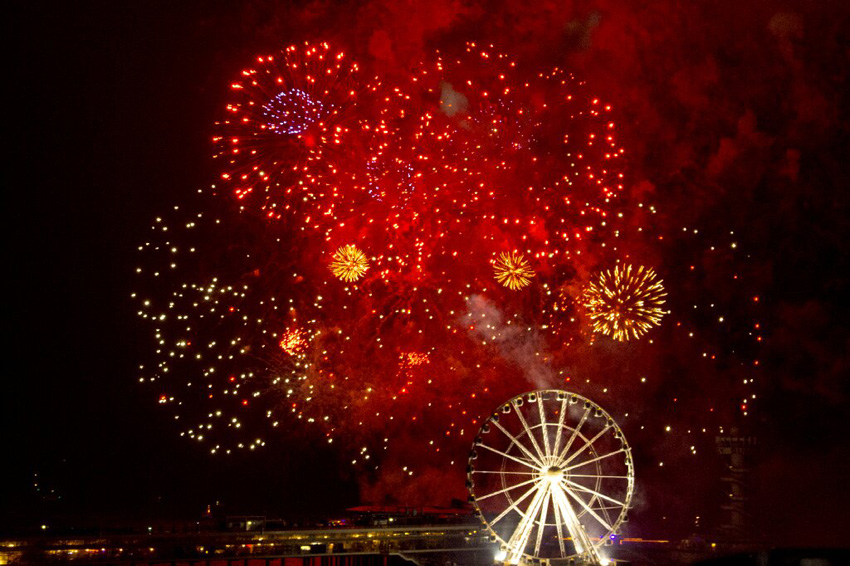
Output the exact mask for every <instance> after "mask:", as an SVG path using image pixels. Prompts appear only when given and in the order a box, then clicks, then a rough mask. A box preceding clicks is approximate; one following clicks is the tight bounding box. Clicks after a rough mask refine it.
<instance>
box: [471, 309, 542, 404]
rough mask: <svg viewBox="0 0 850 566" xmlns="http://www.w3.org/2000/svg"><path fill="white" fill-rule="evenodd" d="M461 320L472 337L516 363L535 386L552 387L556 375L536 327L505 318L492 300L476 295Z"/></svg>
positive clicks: (539, 387) (537, 387)
mask: <svg viewBox="0 0 850 566" xmlns="http://www.w3.org/2000/svg"><path fill="white" fill-rule="evenodd" d="M463 322H464V324H466V325H467V327H468V328H469V333H470V335H471V336H472V337H473V338H474V339H476V340H481V341H483V342H486V343H487V344H489V345H491V346H492V347H493V348H494V349H495V350H496V351H498V353H499V355H500V356H501V357H502V358H503V359H505V360H507V361H509V362H511V363H514V364H516V365H517V366H519V367H520V368H521V369H522V372H523V375H524V376H525V378H526V379H527V380H528V382H529V383H530V384H532V385H533V386H534V387H535V388H536V389H546V388H550V387H553V386H554V384H555V382H556V378H555V373H554V372H553V370H552V368H551V366H550V365H549V355H548V353H547V352H546V342H545V340H544V339H543V337H542V336H540V334H539V333H538V330H537V329H536V328H534V327H532V326H525V325H523V324H521V323H520V322H517V321H512V320H507V321H506V320H505V317H504V315H503V314H502V311H500V310H499V309H498V308H497V307H496V305H495V304H493V302H492V301H489V300H488V299H487V298H485V297H483V296H481V295H475V294H473V295H470V297H469V298H467V300H466V313H465V314H464V318H463Z"/></svg>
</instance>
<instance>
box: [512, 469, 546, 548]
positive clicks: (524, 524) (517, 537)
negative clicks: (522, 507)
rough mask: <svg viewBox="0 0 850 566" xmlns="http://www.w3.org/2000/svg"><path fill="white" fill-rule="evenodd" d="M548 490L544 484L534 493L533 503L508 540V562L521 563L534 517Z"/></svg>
mask: <svg viewBox="0 0 850 566" xmlns="http://www.w3.org/2000/svg"><path fill="white" fill-rule="evenodd" d="M548 491H549V490H548V489H547V486H545V485H543V484H541V485H540V487H538V489H537V493H535V494H534V499H532V501H531V505H529V506H528V509H527V510H526V512H525V514H524V515H523V517H522V520H521V521H520V522H519V525H517V528H516V529H515V530H514V532H513V534H512V535H511V538H510V540H508V549H507V550H508V554H507V557H506V562H507V563H508V564H519V560H520V558H521V557H522V555H523V551H524V550H525V545H526V544H528V539H529V537H530V536H531V529H532V527H534V519H535V517H536V516H537V514H538V513H539V512H540V506H541V505H542V504H543V499H544V497H545V496H546V493H548Z"/></svg>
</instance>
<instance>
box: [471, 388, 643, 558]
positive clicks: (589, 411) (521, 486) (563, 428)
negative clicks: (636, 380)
mask: <svg viewBox="0 0 850 566" xmlns="http://www.w3.org/2000/svg"><path fill="white" fill-rule="evenodd" d="M553 400H555V401H557V402H559V403H560V409H559V410H558V412H557V415H558V417H557V422H556V421H550V420H547V419H546V411H545V407H544V403H546V402H551V401H553ZM525 402H528V403H536V404H537V408H538V411H539V422H537V423H534V424H532V425H529V424H528V422H527V421H526V419H525V417H524V415H523V412H521V411H520V409H519V408H520V407H522V405H523V404H524V403H525ZM579 402H580V403H582V404H583V407H584V412H583V413H582V417H581V419H580V420H579V422H578V423H577V424H576V423H574V422H572V421H570V422H569V423H566V424H565V421H567V415H568V413H569V412H570V411H568V410H567V407H568V406H570V405H575V404H576V403H579ZM549 406H550V407H552V406H553V405H551V403H550V405H549ZM500 413H501V414H504V415H508V414H514V415H516V417H517V419H518V421H519V422H520V423H521V425H522V429H521V430H520V431H519V432H518V433H515V434H511V432H510V431H508V430H506V429H505V428H504V427H503V426H502V425H501V424H500V423H499V421H500ZM590 415H593V417H594V418H602V419H603V420H604V425H603V426H602V428H601V430H600V431H599V432H598V433H597V434H596V435H595V436H594V437H592V438H589V436H585V434H584V432H582V431H581V430H580V429H581V427H582V426H583V425H584V423H585V422H586V421H587V419H588V418H589V416H590ZM494 428H495V429H498V430H500V431H501V433H502V434H503V435H504V436H505V437H506V438H507V439H508V440H509V441H510V443H509V444H508V447H507V448H506V449H504V450H498V449H496V448H494V447H492V446H489V445H488V444H486V443H485V441H484V436H485V435H487V434H488V433H490V432H491V431H492V429H494ZM553 430H554V435H555V438H554V439H551V438H550V435H551V433H552V431H553ZM535 432H536V433H538V436H536V437H535ZM565 432H566V434H564V433H565ZM606 434H610V436H611V437H612V438H613V439H616V441H618V442H619V445H620V447H619V448H618V449H616V450H612V451H610V452H606V453H602V454H600V453H598V452H596V448H595V447H594V446H593V445H594V442H596V440H598V439H599V438H600V437H602V436H604V435H606ZM564 436H567V437H568V438H567V439H564V438H563V437H564ZM577 439H578V442H579V443H580V446H579V447H578V448H577V449H575V450H574V451H573V452H572V453H570V449H571V448H572V445H573V443H575V442H576V441H577ZM503 440H504V439H503ZM477 450H483V451H487V452H492V453H494V454H495V456H491V458H492V457H498V458H501V459H500V469H498V470H495V469H476V465H475V460H476V459H477V457H478V454H477V452H476V451H477ZM582 454H584V455H583V456H582ZM613 456H619V459H618V460H617V464H616V465H619V466H620V467H623V468H624V472H623V473H616V474H608V473H603V470H602V465H601V462H602V461H603V460H606V459H611V458H612V457H613ZM508 462H510V466H512V469H510V470H508V469H506V465H507V463H508ZM591 464H593V466H594V467H593V468H592V469H591V468H590V467H589V466H590V465H591ZM609 465H611V464H609ZM514 468H516V469H514ZM477 474H478V475H482V476H487V475H492V474H498V477H499V480H500V483H501V489H498V490H495V491H493V492H490V493H487V494H476V491H475V483H476V475H477ZM603 480H605V481H608V482H611V481H616V482H622V484H623V485H622V488H621V489H622V490H624V491H625V496H624V497H620V498H616V497H612V496H611V495H609V494H606V493H605V492H604V491H605V490H603V489H602V487H601V485H602V482H603ZM588 481H589V482H591V483H592V485H587V482H588ZM617 485H618V486H619V485H620V484H617ZM467 486H468V489H469V494H470V497H469V501H470V503H471V504H472V506H473V509H474V513H475V514H476V515H477V516H478V518H479V519H480V520H481V521H482V523H483V524H484V526H485V527H486V529H487V530H488V532H489V533H490V535H491V540H494V542H495V541H498V542H499V543H500V545H501V547H502V549H503V550H504V549H505V548H506V547H508V548H510V549H512V552H513V556H514V559H512V560H511V562H512V563H517V562H518V560H519V558H517V557H520V558H522V559H524V560H525V561H528V560H531V559H536V558H538V556H539V553H540V549H541V540H542V538H543V534H544V531H546V530H547V529H553V530H556V531H557V541H558V546H559V550H560V555H561V556H560V557H561V558H570V557H572V556H577V555H578V554H582V553H588V555H589V556H596V557H598V556H599V555H598V549H599V548H600V547H601V546H602V545H603V544H605V543H606V541H607V540H608V539H609V537H611V535H614V534H615V533H618V532H619V528H620V526H621V525H622V523H623V522H624V521H625V520H626V515H627V512H628V510H629V509H630V507H631V500H632V496H633V494H634V465H633V461H632V458H631V448H630V447H629V445H628V442H627V441H626V438H625V435H624V434H623V432H622V429H621V428H620V427H619V425H617V423H616V422H615V421H614V419H613V418H612V417H611V415H610V414H609V413H608V412H607V411H605V410H604V409H603V408H602V407H601V406H599V405H598V404H597V403H595V402H593V401H591V400H590V399H588V398H586V397H584V396H582V395H579V394H577V393H572V392H568V391H564V390H560V389H541V390H535V391H528V392H525V393H522V394H520V395H517V396H515V397H513V398H511V399H510V400H508V401H507V402H505V403H503V404H502V405H501V406H500V407H499V408H497V409H496V411H494V412H493V413H492V414H491V415H489V416H488V417H487V418H486V419H484V421H483V423H482V425H481V427H480V429H479V431H478V434H477V436H476V438H475V442H474V444H473V449H472V451H471V452H470V458H469V463H468V467H467ZM547 486H548V487H547ZM556 486H557V487H556ZM500 495H502V496H504V498H505V499H506V500H507V504H506V506H505V508H504V509H502V511H501V513H499V514H498V515H495V516H493V517H490V518H489V519H488V518H487V516H486V515H485V512H484V511H483V510H482V508H481V505H480V504H479V502H482V501H484V500H486V499H489V498H491V497H496V496H500ZM550 506H551V512H550ZM574 507H575V508H577V509H578V510H579V512H578V513H577V512H576V511H575V510H574V509H573V508H574ZM514 512H515V513H516V514H517V515H518V516H519V526H518V527H517V528H516V529H515V530H514V532H513V533H512V534H511V536H510V539H509V540H506V537H503V536H502V535H501V534H500V533H499V532H498V531H497V530H496V528H495V525H496V524H497V523H498V522H499V521H501V520H502V519H504V518H505V517H506V516H507V515H513V513H514ZM581 519H583V520H584V521H588V520H592V521H595V522H596V524H597V530H599V527H601V528H602V530H604V533H605V534H604V535H602V536H600V537H599V538H598V539H595V540H592V539H591V538H589V537H588V535H587V533H586V532H583V537H584V538H580V540H579V541H576V540H573V548H574V550H575V554H573V555H568V554H567V553H566V551H565V545H564V538H565V533H564V530H565V529H564V525H563V524H562V523H564V521H565V520H569V525H568V526H569V529H568V530H569V531H570V533H573V531H574V530H576V529H581V531H585V527H584V523H581V522H579V521H580V520H581ZM535 528H536V540H535V541H534V544H533V551H532V553H529V552H527V551H526V550H527V547H528V546H529V545H530V544H531V542H529V538H530V536H531V532H532V531H533V530H535ZM519 531H522V532H521V533H520V535H519V536H518V535H517V533H518V532H519ZM571 538H575V537H571ZM581 541H583V542H584V544H585V545H586V546H588V547H593V548H587V549H585V548H581V545H580V544H579V543H580V542H581ZM517 545H521V547H520V548H519V550H517V548H516V547H517Z"/></svg>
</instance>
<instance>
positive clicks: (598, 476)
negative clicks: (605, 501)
mask: <svg viewBox="0 0 850 566" xmlns="http://www.w3.org/2000/svg"><path fill="white" fill-rule="evenodd" d="M494 473H495V472H494ZM514 473H520V472H514ZM523 473H529V474H530V473H531V472H523ZM570 477H571V478H594V479H596V478H599V479H606V480H610V479H614V480H627V479H629V476H606V475H598V474H570Z"/></svg>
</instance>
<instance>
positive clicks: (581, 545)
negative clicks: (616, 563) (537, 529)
mask: <svg viewBox="0 0 850 566" xmlns="http://www.w3.org/2000/svg"><path fill="white" fill-rule="evenodd" d="M552 499H553V500H554V501H555V504H556V505H557V506H558V509H560V512H561V513H560V514H561V518H562V519H563V520H564V524H565V525H566V526H567V530H568V531H569V533H570V537H571V538H572V539H573V545H574V546H575V548H576V554H578V555H580V556H582V557H583V558H584V560H585V563H587V564H592V565H594V566H601V565H602V557H601V556H599V552H598V551H597V550H596V547H595V546H594V545H593V542H592V541H591V540H590V537H589V536H587V532H586V531H585V530H584V527H582V526H581V522H580V521H579V520H578V516H577V515H576V513H575V511H573V508H572V505H570V502H569V501H568V500H567V496H566V494H565V493H564V490H563V489H562V488H561V487H560V486H554V487H553V489H552Z"/></svg>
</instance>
